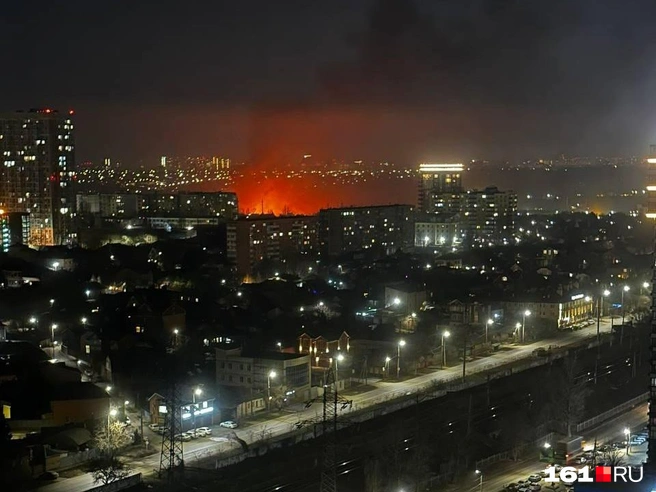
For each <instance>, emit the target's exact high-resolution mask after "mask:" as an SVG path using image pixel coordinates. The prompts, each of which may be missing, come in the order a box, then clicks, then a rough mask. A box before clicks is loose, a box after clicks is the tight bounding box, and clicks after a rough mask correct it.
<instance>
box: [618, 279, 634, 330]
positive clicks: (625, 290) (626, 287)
mask: <svg viewBox="0 0 656 492" xmlns="http://www.w3.org/2000/svg"><path fill="white" fill-rule="evenodd" d="M630 290H631V287H629V286H628V285H625V286H624V288H623V289H622V326H624V315H625V313H626V311H625V309H624V293H625V292H628V291H630ZM621 341H622V337H620V342H621Z"/></svg>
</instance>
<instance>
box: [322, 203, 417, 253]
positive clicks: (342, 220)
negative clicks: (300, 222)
mask: <svg viewBox="0 0 656 492" xmlns="http://www.w3.org/2000/svg"><path fill="white" fill-rule="evenodd" d="M413 242H414V207H413V206H412V205H377V206H371V207H347V208H328V209H324V210H320V211H319V244H320V245H319V248H320V251H321V254H325V255H330V256H332V255H339V254H342V253H349V252H354V251H360V250H363V249H372V248H373V249H378V250H381V251H382V252H383V253H385V254H392V253H394V252H396V251H397V250H399V249H402V250H405V249H408V248H411V247H412V245H413Z"/></svg>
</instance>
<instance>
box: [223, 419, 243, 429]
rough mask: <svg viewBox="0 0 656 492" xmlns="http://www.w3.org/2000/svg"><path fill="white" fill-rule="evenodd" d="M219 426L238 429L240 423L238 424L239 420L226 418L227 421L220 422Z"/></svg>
mask: <svg viewBox="0 0 656 492" xmlns="http://www.w3.org/2000/svg"><path fill="white" fill-rule="evenodd" d="M219 427H226V428H228V429H236V428H237V427H239V424H237V422H235V421H233V420H226V421H225V422H221V423H220V424H219Z"/></svg>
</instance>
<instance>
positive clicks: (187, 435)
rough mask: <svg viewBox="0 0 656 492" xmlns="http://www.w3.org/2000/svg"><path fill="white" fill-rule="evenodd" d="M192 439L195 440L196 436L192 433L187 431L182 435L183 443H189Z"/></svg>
mask: <svg viewBox="0 0 656 492" xmlns="http://www.w3.org/2000/svg"><path fill="white" fill-rule="evenodd" d="M192 439H196V434H195V433H194V432H191V431H187V432H183V433H182V440H183V441H191V440H192Z"/></svg>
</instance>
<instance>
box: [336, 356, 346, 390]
mask: <svg viewBox="0 0 656 492" xmlns="http://www.w3.org/2000/svg"><path fill="white" fill-rule="evenodd" d="M343 360H344V355H342V354H337V357H335V388H337V381H339V367H338V364H337V363H338V362H342V361H343Z"/></svg>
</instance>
